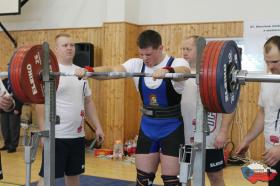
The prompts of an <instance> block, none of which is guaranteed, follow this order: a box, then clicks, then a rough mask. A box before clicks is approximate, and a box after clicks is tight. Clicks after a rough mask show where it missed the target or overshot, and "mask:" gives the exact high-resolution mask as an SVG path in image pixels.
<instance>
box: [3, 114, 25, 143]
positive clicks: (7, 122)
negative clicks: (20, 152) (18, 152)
mask: <svg viewBox="0 0 280 186" xmlns="http://www.w3.org/2000/svg"><path fill="white" fill-rule="evenodd" d="M1 130H2V135H3V138H4V144H5V146H6V147H8V148H17V146H18V142H19V135H20V115H16V114H13V113H9V112H3V113H1Z"/></svg>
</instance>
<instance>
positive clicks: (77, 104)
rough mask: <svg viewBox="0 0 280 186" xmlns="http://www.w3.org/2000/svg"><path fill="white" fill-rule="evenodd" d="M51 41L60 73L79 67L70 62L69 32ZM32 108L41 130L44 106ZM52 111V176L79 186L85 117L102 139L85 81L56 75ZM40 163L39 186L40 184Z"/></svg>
mask: <svg viewBox="0 0 280 186" xmlns="http://www.w3.org/2000/svg"><path fill="white" fill-rule="evenodd" d="M55 41H56V48H55V50H56V57H57V60H58V63H59V69H60V72H67V73H74V72H75V70H76V69H79V68H80V67H78V66H76V65H74V64H73V58H74V55H75V45H74V43H73V42H72V39H71V37H70V35H68V34H59V35H57V36H56V39H55ZM36 111H37V117H38V123H39V128H40V130H44V106H43V105H37V106H36ZM56 112H57V115H58V116H59V118H60V123H59V124H57V125H56V126H55V177H56V178H59V177H65V183H66V185H67V186H79V185H80V181H79V175H80V174H82V173H84V171H85V142H84V136H85V132H84V118H85V116H86V117H87V119H88V121H89V123H90V124H94V125H95V127H96V136H97V139H98V140H101V141H102V140H103V138H104V134H103V130H102V127H101V124H100V121H99V118H98V115H97V111H96V108H95V104H94V102H93V101H92V98H91V90H90V88H89V85H88V81H87V80H84V79H82V80H79V79H78V78H77V77H74V76H73V77H65V76H60V79H59V86H58V89H57V91H56ZM42 159H43V158H42ZM43 162H44V161H43V160H42V166H41V170H40V173H39V175H40V176H41V179H40V180H39V183H38V185H39V186H42V185H43V184H44V182H43V179H42V177H43V176H44V172H43V170H44V169H43Z"/></svg>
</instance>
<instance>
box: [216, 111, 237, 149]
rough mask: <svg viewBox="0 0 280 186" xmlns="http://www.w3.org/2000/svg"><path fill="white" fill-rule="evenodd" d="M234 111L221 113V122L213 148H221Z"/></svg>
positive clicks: (226, 136)
mask: <svg viewBox="0 0 280 186" xmlns="http://www.w3.org/2000/svg"><path fill="white" fill-rule="evenodd" d="M234 115H235V112H233V113H230V114H223V115H222V124H221V128H220V130H219V133H218V135H217V137H216V139H215V144H214V146H215V148H217V149H222V148H223V147H224V145H225V143H226V142H227V139H228V130H229V128H230V126H231V123H232V120H233V118H234Z"/></svg>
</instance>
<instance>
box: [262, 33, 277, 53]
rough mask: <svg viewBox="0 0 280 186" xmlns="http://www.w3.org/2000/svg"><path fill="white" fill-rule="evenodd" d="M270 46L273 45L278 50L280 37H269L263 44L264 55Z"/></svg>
mask: <svg viewBox="0 0 280 186" xmlns="http://www.w3.org/2000/svg"><path fill="white" fill-rule="evenodd" d="M271 44H274V45H276V46H277V47H278V50H280V36H272V37H270V38H269V39H268V40H267V41H266V42H265V44H264V50H265V53H268V52H269V51H270V49H271Z"/></svg>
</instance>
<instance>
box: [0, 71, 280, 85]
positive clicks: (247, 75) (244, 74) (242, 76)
mask: <svg viewBox="0 0 280 186" xmlns="http://www.w3.org/2000/svg"><path fill="white" fill-rule="evenodd" d="M50 73H51V75H54V76H75V74H74V73H66V72H50ZM86 76H87V77H89V78H93V79H94V78H95V77H96V78H97V77H109V78H112V79H113V78H126V77H152V76H153V75H152V73H129V72H86ZM5 77H8V72H0V78H5ZM165 78H171V79H172V78H173V79H176V78H196V74H187V73H167V74H165ZM236 79H237V80H238V81H239V82H244V81H245V82H272V83H273V82H275V83H279V82H280V75H278V74H262V73H259V72H248V71H246V70H240V71H238V72H237V74H236Z"/></svg>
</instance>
